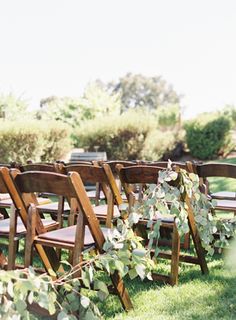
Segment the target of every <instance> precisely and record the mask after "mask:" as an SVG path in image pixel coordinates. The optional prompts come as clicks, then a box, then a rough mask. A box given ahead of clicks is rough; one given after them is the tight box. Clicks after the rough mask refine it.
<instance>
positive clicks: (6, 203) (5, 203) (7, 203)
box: [0, 197, 51, 208]
mask: <svg viewBox="0 0 236 320" xmlns="http://www.w3.org/2000/svg"><path fill="white" fill-rule="evenodd" d="M37 201H38V203H39V204H40V205H45V204H49V203H51V200H50V199H48V198H42V197H38V198H37ZM12 203H13V202H12V199H11V198H7V197H6V198H5V199H1V198H0V207H2V208H10V207H11V205H12Z"/></svg>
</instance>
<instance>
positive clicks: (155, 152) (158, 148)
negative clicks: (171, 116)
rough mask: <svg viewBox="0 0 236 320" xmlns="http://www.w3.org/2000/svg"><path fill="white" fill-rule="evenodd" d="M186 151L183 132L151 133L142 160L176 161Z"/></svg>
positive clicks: (156, 131) (157, 131) (158, 131)
mask: <svg viewBox="0 0 236 320" xmlns="http://www.w3.org/2000/svg"><path fill="white" fill-rule="evenodd" d="M183 149H184V144H183V132H176V131H173V130H172V131H165V132H163V131H160V130H153V131H151V132H150V133H149V134H148V136H147V138H146V140H145V144H144V148H143V151H142V158H143V159H145V160H152V161H156V160H168V159H171V160H176V159H178V158H179V157H180V156H181V155H182V153H183Z"/></svg>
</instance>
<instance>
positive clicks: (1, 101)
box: [0, 92, 29, 120]
mask: <svg viewBox="0 0 236 320" xmlns="http://www.w3.org/2000/svg"><path fill="white" fill-rule="evenodd" d="M27 109H28V104H27V102H26V101H25V100H24V99H22V98H21V97H17V96H15V95H14V94H13V93H12V92H10V93H8V94H1V95H0V118H2V119H6V120H17V119H19V118H21V117H22V116H24V117H25V116H26V115H27V116H28V115H29V113H28V112H27Z"/></svg>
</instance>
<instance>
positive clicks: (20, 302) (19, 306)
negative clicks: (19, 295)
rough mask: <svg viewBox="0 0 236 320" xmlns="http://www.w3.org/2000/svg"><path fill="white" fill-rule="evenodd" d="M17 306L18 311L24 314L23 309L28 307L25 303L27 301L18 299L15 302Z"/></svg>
mask: <svg viewBox="0 0 236 320" xmlns="http://www.w3.org/2000/svg"><path fill="white" fill-rule="evenodd" d="M15 306H16V309H17V311H18V312H19V313H20V314H22V313H23V311H24V310H25V309H26V307H27V304H26V303H25V301H23V300H18V301H16V302H15Z"/></svg>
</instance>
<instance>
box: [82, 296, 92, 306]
mask: <svg viewBox="0 0 236 320" xmlns="http://www.w3.org/2000/svg"><path fill="white" fill-rule="evenodd" d="M80 303H81V305H82V307H83V308H84V309H87V308H88V307H89V304H90V300H89V298H88V297H85V296H81V298H80Z"/></svg>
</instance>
